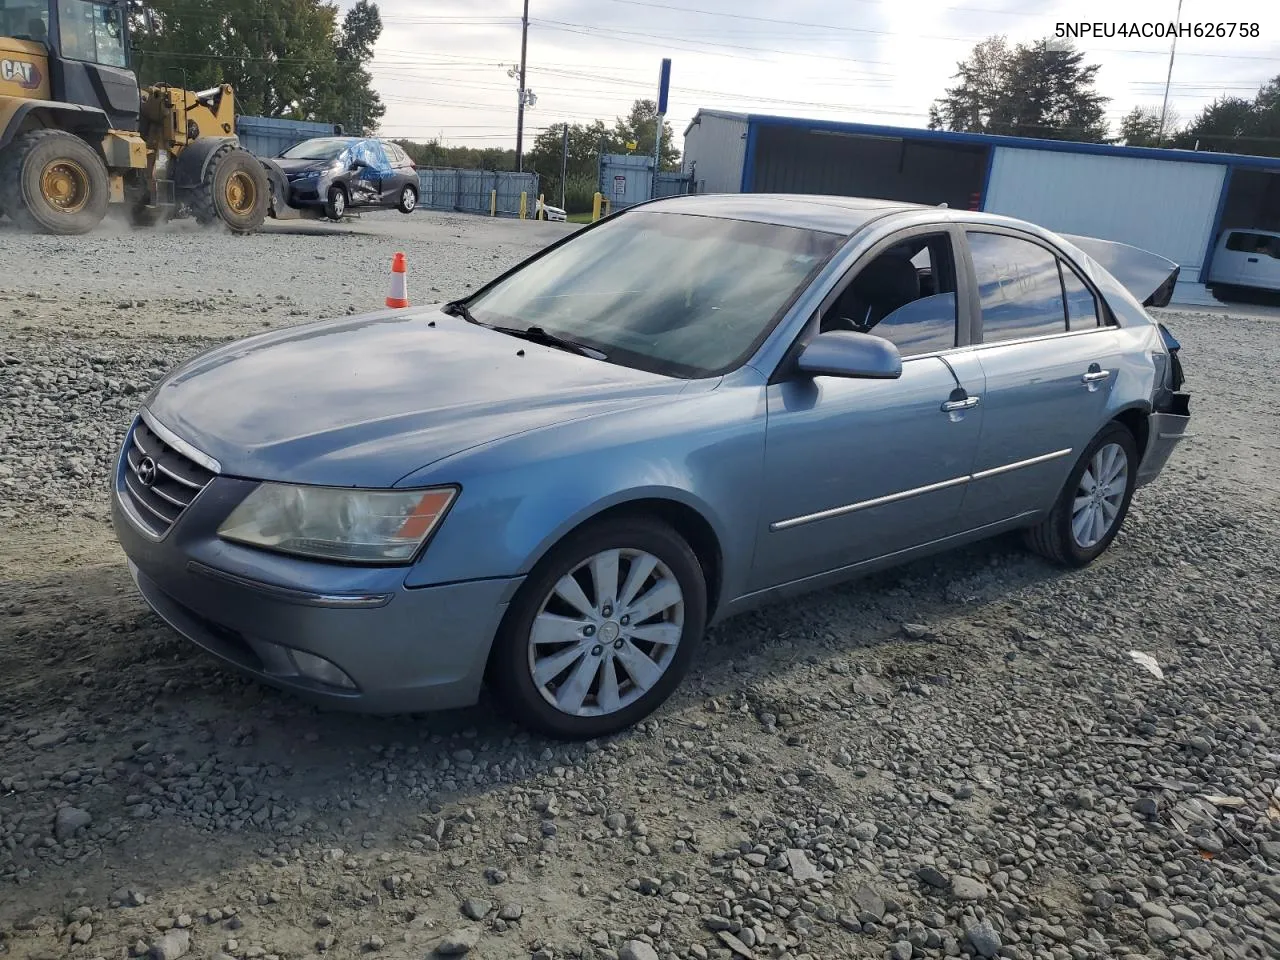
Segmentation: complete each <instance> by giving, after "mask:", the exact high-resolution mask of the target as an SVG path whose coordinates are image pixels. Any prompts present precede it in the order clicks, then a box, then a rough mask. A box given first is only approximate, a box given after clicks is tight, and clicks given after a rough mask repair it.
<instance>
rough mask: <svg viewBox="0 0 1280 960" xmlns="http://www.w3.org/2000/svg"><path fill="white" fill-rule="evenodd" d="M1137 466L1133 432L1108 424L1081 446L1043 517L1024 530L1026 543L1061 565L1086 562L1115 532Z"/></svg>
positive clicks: (1126, 506) (1129, 496) (1130, 493)
mask: <svg viewBox="0 0 1280 960" xmlns="http://www.w3.org/2000/svg"><path fill="white" fill-rule="evenodd" d="M1137 470H1138V446H1137V444H1136V443H1135V442H1134V439H1133V434H1132V433H1130V432H1129V430H1128V429H1127V428H1126V427H1125V426H1123V425H1122V424H1119V423H1110V424H1108V425H1107V426H1106V427H1105V428H1104V429H1103V430H1102V431H1101V432H1100V433H1099V434H1098V435H1097V436H1096V437H1094V438H1093V441H1092V442H1091V443H1090V444H1089V446H1088V447H1086V448H1085V451H1084V454H1083V455H1082V456H1081V457H1080V460H1079V461H1078V462H1077V463H1076V465H1075V468H1074V469H1073V470H1072V471H1071V474H1070V476H1068V477H1067V482H1066V484H1065V485H1064V486H1063V488H1062V492H1061V493H1060V494H1059V496H1058V499H1057V501H1056V502H1055V503H1054V506H1053V510H1052V511H1051V512H1050V514H1049V516H1048V517H1046V518H1045V519H1044V520H1043V521H1042V522H1041V523H1040V524H1039V525H1038V526H1036V527H1032V528H1031V529H1030V530H1028V531H1027V545H1028V546H1029V547H1030V548H1031V549H1032V550H1033V551H1035V552H1036V553H1038V554H1040V555H1041V556H1043V557H1045V558H1047V559H1049V560H1052V561H1053V562H1055V563H1058V564H1061V565H1062V566H1066V567H1085V566H1088V565H1089V564H1090V563H1092V562H1093V561H1094V560H1096V559H1097V558H1098V557H1099V556H1101V555H1102V553H1103V551H1105V550H1106V549H1107V547H1109V546H1110V545H1111V541H1112V540H1114V539H1115V537H1116V534H1117V533H1119V532H1120V525H1121V524H1122V523H1124V518H1125V515H1126V514H1127V513H1128V512H1129V501H1130V500H1131V499H1132V498H1133V489H1134V480H1135V478H1136V476H1137Z"/></svg>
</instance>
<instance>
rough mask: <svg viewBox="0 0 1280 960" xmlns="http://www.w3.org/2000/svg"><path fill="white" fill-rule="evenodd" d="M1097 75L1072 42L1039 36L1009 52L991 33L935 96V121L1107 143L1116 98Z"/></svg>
mask: <svg viewBox="0 0 1280 960" xmlns="http://www.w3.org/2000/svg"><path fill="white" fill-rule="evenodd" d="M1097 74H1098V65H1097V64H1085V62H1084V54H1083V53H1082V52H1080V51H1078V50H1075V49H1074V48H1072V47H1071V46H1069V45H1063V44H1059V43H1051V42H1050V41H1048V40H1037V41H1036V42H1034V43H1032V44H1029V45H1028V44H1021V43H1020V44H1018V45H1017V46H1016V47H1014V48H1013V49H1012V50H1010V49H1009V46H1008V44H1007V42H1006V41H1005V39H1004V38H1003V37H989V38H988V39H986V40H984V41H982V42H981V43H979V44H978V45H977V46H976V47H974V49H973V52H972V53H971V54H970V56H969V59H968V60H964V61H961V62H960V63H959V64H957V72H956V74H955V78H956V79H957V80H958V81H959V82H958V83H957V84H956V85H955V86H953V87H948V88H947V90H946V93H945V95H944V96H942V97H940V98H939V99H937V100H935V101H934V103H933V105H932V106H931V107H930V109H929V127H930V129H933V130H938V129H946V130H956V131H967V132H971V133H994V134H1004V135H1006V136H1015V137H1042V138H1046V139H1051V140H1082V141H1085V142H1091V143H1101V142H1103V141H1105V140H1106V138H1107V123H1106V119H1105V116H1104V115H1105V109H1106V105H1107V103H1108V102H1109V100H1108V98H1107V97H1104V96H1102V95H1101V94H1100V93H1098V92H1097V91H1096V90H1095V89H1094V83H1095V82H1096V80H1097Z"/></svg>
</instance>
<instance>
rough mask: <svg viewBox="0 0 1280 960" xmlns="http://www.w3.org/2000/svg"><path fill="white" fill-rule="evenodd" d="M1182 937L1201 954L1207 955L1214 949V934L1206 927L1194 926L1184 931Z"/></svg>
mask: <svg viewBox="0 0 1280 960" xmlns="http://www.w3.org/2000/svg"><path fill="white" fill-rule="evenodd" d="M1182 939H1183V940H1186V941H1187V943H1189V944H1190V945H1191V949H1192V950H1194V951H1195V952H1196V954H1197V955H1199V956H1204V955H1207V954H1208V953H1209V952H1210V951H1212V950H1213V934H1211V933H1210V932H1209V931H1208V930H1206V929H1205V928H1204V927H1193V928H1192V929H1190V930H1185V931H1183V933H1182Z"/></svg>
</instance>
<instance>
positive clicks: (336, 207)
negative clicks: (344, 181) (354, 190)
mask: <svg viewBox="0 0 1280 960" xmlns="http://www.w3.org/2000/svg"><path fill="white" fill-rule="evenodd" d="M349 206H351V203H350V201H349V199H348V197H347V190H346V187H341V186H338V187H330V188H329V197H328V199H327V201H326V202H325V205H324V215H325V216H326V217H328V218H329V219H330V220H333V221H335V222H337V221H339V220H341V219H342V218H343V217H344V216H345V215H346V213H347V207H349Z"/></svg>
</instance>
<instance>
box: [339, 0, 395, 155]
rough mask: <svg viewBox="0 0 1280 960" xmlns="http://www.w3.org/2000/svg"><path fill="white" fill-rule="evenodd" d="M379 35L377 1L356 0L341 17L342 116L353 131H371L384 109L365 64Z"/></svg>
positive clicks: (380, 30) (340, 68) (373, 130)
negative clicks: (344, 100)
mask: <svg viewBox="0 0 1280 960" xmlns="http://www.w3.org/2000/svg"><path fill="white" fill-rule="evenodd" d="M380 36H382V15H381V14H380V13H378V5H377V4H376V3H371V2H370V0H359V2H358V3H356V5H355V6H354V7H352V8H351V9H350V10H348V11H347V15H346V16H345V17H344V18H343V20H342V35H341V37H340V38H339V39H338V43H337V58H338V68H339V70H340V71H341V72H342V73H343V74H345V76H344V77H343V80H344V81H345V82H344V84H343V87H344V89H345V90H346V94H345V99H346V109H345V111H344V112H343V114H342V115H343V116H344V117H345V118H346V120H347V124H348V129H350V130H351V131H352V132H353V133H363V134H372V133H374V132H376V131H377V129H378V122H379V121H380V120H381V119H382V115H383V114H384V113H386V112H387V108H386V106H385V105H384V104H383V102H382V98H381V97H379V96H378V93H377V91H376V90H374V89H373V76H372V75H371V74H370V73H369V71H368V69H367V68H366V67H365V64H366V63H368V62H369V61H370V60H372V59H373V47H374V44H376V43H377V42H378V37H380Z"/></svg>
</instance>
